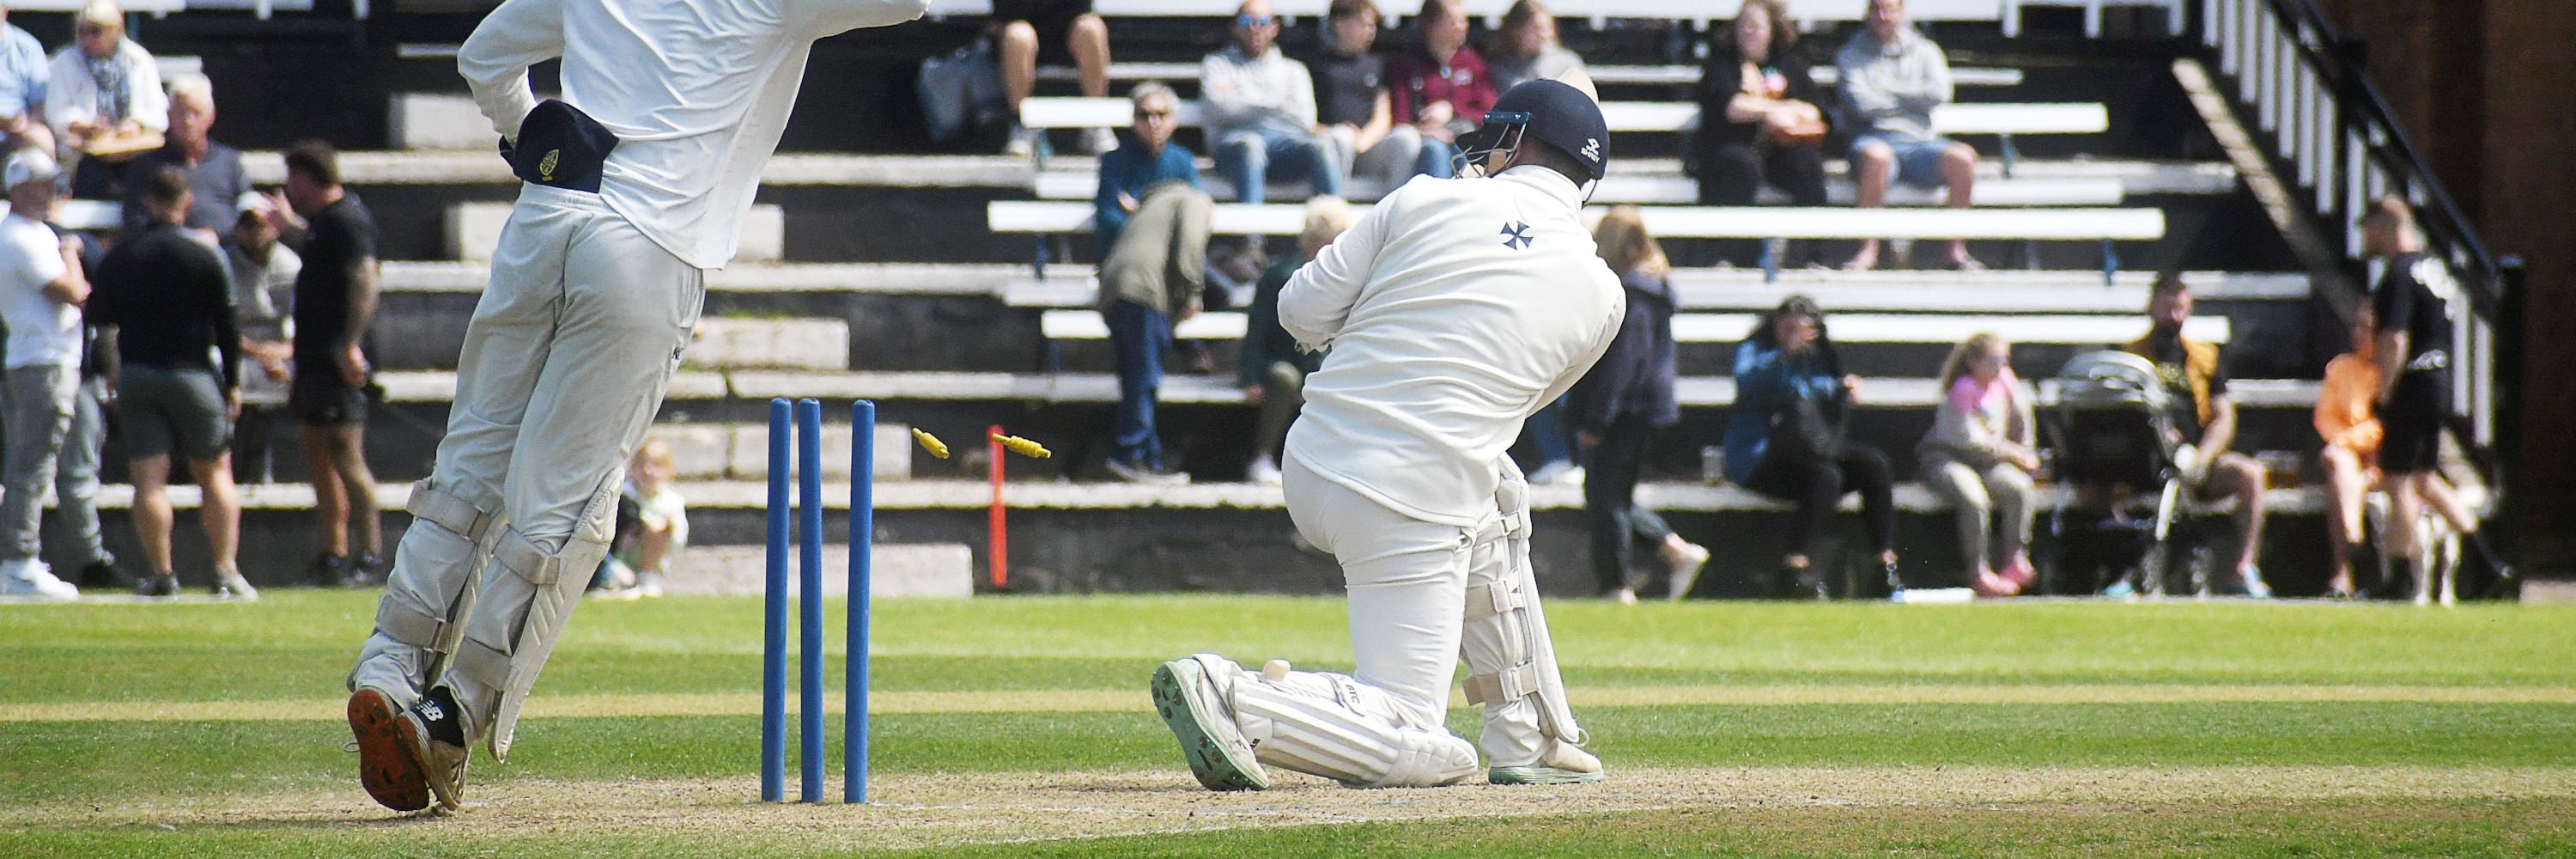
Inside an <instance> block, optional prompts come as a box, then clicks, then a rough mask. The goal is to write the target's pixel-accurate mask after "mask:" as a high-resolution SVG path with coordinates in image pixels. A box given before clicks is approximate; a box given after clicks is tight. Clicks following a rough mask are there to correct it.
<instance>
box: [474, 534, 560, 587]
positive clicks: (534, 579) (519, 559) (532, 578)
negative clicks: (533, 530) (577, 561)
mask: <svg viewBox="0 0 2576 859" xmlns="http://www.w3.org/2000/svg"><path fill="white" fill-rule="evenodd" d="M492 560H495V561H499V562H501V566H503V567H506V568H508V569H509V571H510V572H512V573H514V574H517V575H518V577H519V578H522V579H526V580H528V584H532V585H537V586H540V587H543V586H546V585H551V584H554V583H556V582H558V581H562V580H563V567H564V559H563V556H562V555H558V554H555V553H553V552H548V551H546V550H545V549H544V548H543V547H540V546H538V545H537V544H536V543H533V542H530V541H529V540H528V537H527V535H525V534H521V533H519V532H518V531H516V530H511V531H505V532H503V533H502V534H501V541H500V542H498V543H495V544H493V546H492Z"/></svg>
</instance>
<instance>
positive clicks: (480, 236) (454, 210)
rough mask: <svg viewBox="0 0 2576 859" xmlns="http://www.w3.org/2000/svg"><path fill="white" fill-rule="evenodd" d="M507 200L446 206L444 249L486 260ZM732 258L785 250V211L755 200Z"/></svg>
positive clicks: (496, 243)
mask: <svg viewBox="0 0 2576 859" xmlns="http://www.w3.org/2000/svg"><path fill="white" fill-rule="evenodd" d="M511 208H512V204H509V203H457V204H454V205H451V206H449V207H448V208H447V252H448V254H449V255H450V256H452V257H454V258H456V259H461V260H479V261H486V262H488V261H490V260H491V259H492V251H493V250H494V249H495V248H498V247H500V245H501V228H502V226H504V225H506V224H508V223H509V222H510V210H511ZM741 242H742V243H741V245H740V246H739V249H738V250H737V251H736V252H735V258H736V259H741V260H749V261H755V262H757V261H765V260H766V261H774V260H777V259H779V258H781V257H784V256H786V253H787V215H786V213H785V212H784V211H782V210H780V209H779V208H778V207H777V206H775V205H771V204H768V203H761V204H756V205H754V206H752V207H751V211H750V212H748V213H746V214H744V215H743V219H742V239H741Z"/></svg>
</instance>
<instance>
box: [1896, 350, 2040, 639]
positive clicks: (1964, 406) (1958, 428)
mask: <svg viewBox="0 0 2576 859" xmlns="http://www.w3.org/2000/svg"><path fill="white" fill-rule="evenodd" d="M1939 390H1941V391H1943V392H1944V396H1943V397H1942V398H1941V405H1940V406H1939V408H1938V409H1937V410H1936V411H1935V412H1934V413H1933V416H1932V431H1931V432H1929V433H1926V434H1925V435H1924V436H1923V442H1922V444H1921V445H1919V446H1917V447H1916V453H1917V454H1919V455H1920V456H1922V458H1923V479H1924V482H1926V483H1929V484H1931V486H1932V490H1933V491H1935V492H1938V493H1941V494H1942V495H1943V496H1944V497H1947V498H1949V499H1950V503H1951V504H1952V505H1953V506H1954V507H1956V508H1957V513H1958V517H1959V552H1960V554H1961V555H1963V556H1964V557H1965V559H1966V561H1967V577H1968V587H1970V588H1972V589H1974V590H1975V591H1976V592H1977V595H1978V596H1983V597H2008V596H2012V595H2014V594H2017V593H2021V589H2022V588H2025V587H2029V586H2030V583H2031V581H2032V580H2033V579H2036V578H2037V577H2038V575H2037V573H2036V572H2035V571H2034V570H2033V569H2032V567H2031V563H2030V521H2031V511H2032V506H2031V500H2032V495H2033V493H2035V492H2036V491H2037V490H2035V489H2034V488H2032V485H2031V479H2030V478H2031V473H2032V472H2035V471H2038V470H2039V451H2038V448H2037V446H2036V442H2037V440H2038V424H2037V423H2036V422H2035V421H2033V420H2032V418H2031V402H2030V396H2029V394H2028V392H2025V391H2023V390H2022V387H2021V379H2019V378H2016V377H2015V376H2013V371H2012V344H2010V343H2006V342H2004V339H2003V338H2001V337H1997V336H1995V335H1993V334H1987V333H1983V332H1979V333H1977V334H1975V335H1972V336H1970V337H1969V338H1968V339H1967V340H1966V341H1965V342H1962V343H1960V344H1959V345H1958V346H1957V347H1956V348H1953V349H1951V350H1950V358H1949V360H1947V361H1944V362H1942V364H1941V385H1940V388H1939ZM1989 526H1991V528H1992V530H1994V531H1996V532H1999V534H1998V535H1999V536H2001V537H2002V538H2003V539H2002V543H2003V547H2002V548H2003V557H2004V562H2003V564H2002V565H2000V566H1997V565H1994V564H1992V563H1991V562H1990V560H1989V559H1990V558H1991V557H1992V554H1991V553H1990V552H1989V551H1988V549H1989V548H1990V547H1991V543H1989V542H1988V541H1987V539H1986V533H1987V531H1988V529H1989Z"/></svg>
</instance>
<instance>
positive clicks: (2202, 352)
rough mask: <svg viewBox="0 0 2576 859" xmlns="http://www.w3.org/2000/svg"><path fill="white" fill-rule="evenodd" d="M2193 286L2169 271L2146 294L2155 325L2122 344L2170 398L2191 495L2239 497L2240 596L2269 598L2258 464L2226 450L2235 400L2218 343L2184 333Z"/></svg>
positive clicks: (2231, 437) (2230, 439)
mask: <svg viewBox="0 0 2576 859" xmlns="http://www.w3.org/2000/svg"><path fill="white" fill-rule="evenodd" d="M2191 307H2192V301H2191V287H2190V286H2188V285H2186V284H2185V283H2183V279H2182V277H2181V276H2180V275H2177V274H2173V273H2171V272H2168V273H2166V274H2164V275H2163V276H2161V277H2158V278H2157V279H2156V285H2155V290H2154V293H2153V294H2152V295H2151V296H2149V297H2148V299H2147V317H2148V322H2149V324H2150V325H2151V326H2152V327H2151V328H2150V329H2149V331H2148V332H2147V336H2146V337H2145V338H2143V339H2140V340H2138V341H2137V342H2135V343H2131V344H2129V345H2128V346H2126V347H2124V348H2125V349H2126V350H2127V351H2128V352H2129V353H2131V354H2134V355H2138V356H2141V357H2144V358H2146V359H2147V360H2149V361H2153V362H2155V365H2156V373H2157V375H2159V376H2162V377H2163V378H2164V383H2165V390H2166V392H2167V393H2169V394H2171V395H2172V399H2173V425H2174V429H2175V430H2177V431H2178V432H2180V433H2181V435H2182V437H2181V438H2180V439H2176V441H2178V442H2180V443H2181V445H2182V448H2181V450H2180V451H2177V453H2176V456H2175V460H2176V463H2175V464H2176V465H2177V466H2179V467H2180V470H2181V471H2182V474H2183V482H2184V483H2186V484H2188V485H2189V486H2190V488H2191V492H2192V495H2193V496H2194V497H2197V498H2199V499H2201V500H2204V501H2209V500H2216V499H2220V498H2234V499H2236V516H2235V524H2236V537H2237V549H2236V579H2237V585H2238V587H2240V588H2241V589H2242V590H2243V591H2244V592H2245V595H2247V596H2251V597H2257V598H2261V597H2269V596H2271V595H2272V588H2271V586H2270V585H2268V584H2266V583H2265V582H2264V581H2263V571H2262V569H2261V568H2260V567H2258V566H2257V563H2258V562H2259V561H2261V559H2262V553H2263V484H2264V480H2263V464H2262V463H2260V462H2257V461H2255V459H2254V458H2253V457H2250V456H2246V455H2245V454H2242V453H2237V452H2236V451H2234V450H2230V449H2229V448H2231V447H2233V446H2234V445H2235V443H2236V400H2235V398H2233V397H2230V396H2228V395H2227V362H2226V361H2225V360H2222V358H2223V356H2221V355H2220V353H2219V348H2218V344H2215V343H2204V342H2201V341H2198V340H2193V339H2191V338H2189V337H2184V336H2182V329H2183V325H2184V324H2185V323H2188V322H2190V321H2191Z"/></svg>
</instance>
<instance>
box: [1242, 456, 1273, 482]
mask: <svg viewBox="0 0 2576 859" xmlns="http://www.w3.org/2000/svg"><path fill="white" fill-rule="evenodd" d="M1244 479H1245V480H1249V481H1251V482H1254V483H1258V484H1261V485H1263V486H1277V485H1279V463H1276V462H1272V461H1271V460H1270V457H1266V456H1264V457H1259V458H1256V459H1254V460H1253V461H1252V465H1251V467H1249V468H1245V469H1244Z"/></svg>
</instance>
